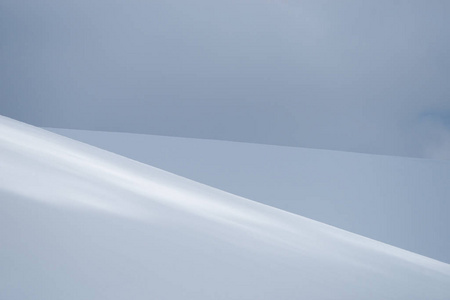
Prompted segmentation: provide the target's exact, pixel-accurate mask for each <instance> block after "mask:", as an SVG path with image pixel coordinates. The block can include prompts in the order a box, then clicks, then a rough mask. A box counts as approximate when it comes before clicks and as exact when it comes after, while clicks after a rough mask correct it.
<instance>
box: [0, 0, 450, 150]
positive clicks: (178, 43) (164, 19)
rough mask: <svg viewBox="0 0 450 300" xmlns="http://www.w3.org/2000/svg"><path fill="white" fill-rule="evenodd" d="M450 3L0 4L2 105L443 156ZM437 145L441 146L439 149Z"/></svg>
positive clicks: (449, 97)
mask: <svg viewBox="0 0 450 300" xmlns="http://www.w3.org/2000/svg"><path fill="white" fill-rule="evenodd" d="M448 11H450V2H448V1H356V0H355V1H268V0H247V1H237V0H219V1H207V0H194V1H181V0H173V1H142V0H129V1H106V0H90V1H87V0H81V1H62V0H58V1H57V0H40V1H35V0H34V1H31V0H1V1H0V64H1V68H0V114H3V115H6V116H10V117H13V118H16V119H19V120H22V121H26V122H29V123H31V124H34V125H38V126H48V127H63V128H78V129H91V130H109V131H127V132H138V133H150V134H162V135H173V136H186V137H199V138H213V139H224V140H235V141H246V142H255V143H267V144H279V145H291V146H305V147H316V148H326V149H339V150H347V151H358V152H369V153H378V154H391V155H406V156H419V157H424V156H425V157H433V158H443V157H445V155H443V154H442V153H444V154H445V153H447V152H450V149H448V148H447V144H448V142H447V140H448V139H447V137H448V136H449V129H448V126H444V125H445V122H444V123H442V121H437V122H434V121H426V122H423V120H422V116H423V114H424V113H427V112H430V111H433V112H439V114H440V115H430V117H429V118H431V119H433V118H434V117H436V118H437V119H442V118H447V117H448V115H449V114H450V84H449V72H448V70H449V68H450V54H449V53H450V51H449V50H450V49H449V48H450V47H449V46H450V41H449V38H448V37H449V36H450V32H449V31H450V29H449V28H450V21H449V19H448ZM430 149H432V150H430Z"/></svg>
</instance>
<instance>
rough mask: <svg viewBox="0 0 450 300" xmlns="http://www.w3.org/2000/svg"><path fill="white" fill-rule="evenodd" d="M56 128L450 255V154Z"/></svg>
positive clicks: (271, 201)
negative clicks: (407, 154) (449, 157)
mask: <svg viewBox="0 0 450 300" xmlns="http://www.w3.org/2000/svg"><path fill="white" fill-rule="evenodd" d="M51 130H52V131H54V132H56V133H59V134H62V135H65V136H68V137H70V138H74V139H77V140H80V141H83V142H86V143H88V144H91V145H95V146H98V147H100V148H103V149H106V150H108V151H112V152H115V153H118V154H120V155H124V156H127V157H129V158H132V159H135V160H138V161H140V162H143V163H146V164H150V165H152V166H156V167H158V168H161V169H164V170H166V171H169V172H172V173H175V174H178V175H181V176H184V177H187V178H190V179H192V180H195V181H199V182H202V183H205V184H207V185H210V186H214V187H216V188H219V189H221V190H225V191H227V192H231V193H233V194H237V195H240V196H243V197H245V198H248V199H252V200H255V201H258V202H262V203H264V204H268V205H271V206H275V207H278V208H281V209H284V210H287V211H290V212H293V213H296V214H299V215H302V216H305V217H308V218H312V219H314V220H318V221H321V222H324V223H327V224H330V225H333V226H337V227H339V228H343V229H345V230H349V231H351V232H355V233H358V234H361V235H363V236H366V237H370V238H373V239H376V240H379V241H382V242H385V243H388V244H391V245H395V246H398V247H400V248H403V249H407V250H410V251H413V252H416V253H420V254H422V255H425V256H428V257H432V258H435V259H438V260H441V261H444V262H447V263H450V218H449V217H448V215H449V213H450V201H449V200H450V162H447V161H434V160H424V159H411V158H404V157H389V156H376V155H367V154H358V153H349V152H337V151H326V150H317V149H306V148H290V147H279V146H269V145H256V144H247V143H235V142H224V141H213V140H201V139H186V138H176V137H164V136H151V135H142V134H131V133H113V132H96V131H83V130H68V129H51Z"/></svg>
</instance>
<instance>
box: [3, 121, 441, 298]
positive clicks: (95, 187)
mask: <svg viewBox="0 0 450 300" xmlns="http://www.w3.org/2000/svg"><path fill="white" fill-rule="evenodd" d="M0 199H1V202H0V205H1V208H0V241H1V247H0V299H46V300H48V299H449V298H450V266H449V265H448V264H445V263H442V262H439V261H436V260H433V259H430V258H427V257H424V256H421V255H417V254H414V253H411V252H408V251H405V250H401V249H399V248H396V247H392V246H389V245H387V244H383V243H380V242H377V241H374V240H371V239H367V238H364V237H362V236H358V235H355V234H352V233H349V232H346V231H343V230H340V229H337V228H334V227H331V226H328V225H325V224H322V223H319V222H316V221H312V220H310V219H307V218H304V217H301V216H298V215H295V214H292V213H288V212H285V211H282V210H279V209H275V208H272V207H269V206H266V205H263V204H260V203H257V202H253V201H250V200H246V199H244V198H241V197H238V196H234V195H232V194H229V193H226V192H223V191H220V190H218V189H215V188H211V187H208V186H205V185H203V184H200V183H196V182H194V181H191V180H188V179H186V178H183V177H179V176H176V175H174V174H171V173H168V172H165V171H162V170H160V169H157V168H154V167H150V166H147V165H144V164H141V163H138V162H135V161H132V160H130V159H127V158H124V157H120V156H118V155H115V154H112V153H109V152H106V151H103V150H100V149H97V148H94V147H92V146H89V145H85V144H82V143H80V142H76V141H73V140H70V139H67V138H64V137H60V136H58V135H55V134H53V133H50V132H47V131H45V130H42V129H39V128H35V127H32V126H29V125H26V124H23V123H19V122H17V121H14V120H11V119H8V118H4V117H0Z"/></svg>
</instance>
